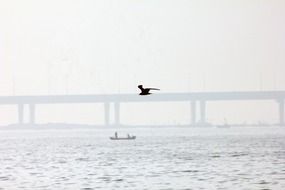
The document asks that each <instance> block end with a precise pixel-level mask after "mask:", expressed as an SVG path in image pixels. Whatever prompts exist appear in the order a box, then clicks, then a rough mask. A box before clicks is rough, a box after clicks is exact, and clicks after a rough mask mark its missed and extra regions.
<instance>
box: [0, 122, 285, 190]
mask: <svg viewBox="0 0 285 190" xmlns="http://www.w3.org/2000/svg"><path fill="white" fill-rule="evenodd" d="M115 131H118V133H119V135H121V136H123V135H126V133H130V134H134V135H137V139H136V140H134V141H111V140H109V136H112V135H113V134H114V132H115ZM0 163H1V165H0V189H8V190H10V189H13V190H14V189H27V190H31V189H52V190H55V189H60V190H62V189H71V190H73V189H85V190H87V189H89V190H90V189H131V190H133V189H175V190H176V189H195V190H196V189H207V190H208V189H274V190H275V189H280V190H283V189H285V128H281V127H267V128H264V127H263V128H250V127H248V128H229V129H216V128H210V129H195V128H155V129H152V128H136V129H133V128H127V129H37V130H34V129H26V130H21V129H14V130H7V129H5V130H0Z"/></svg>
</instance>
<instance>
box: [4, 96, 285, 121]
mask: <svg viewBox="0 0 285 190" xmlns="http://www.w3.org/2000/svg"><path fill="white" fill-rule="evenodd" d="M241 100H246V101H248V100H252V101H255V100H272V101H275V102H276V103H277V106H278V110H279V125H282V126H284V124H285V123H284V100H285V91H241V92H189V93H158V94H153V95H150V96H139V95H137V94H94V95H43V96H0V105H16V106H17V107H18V123H19V124H22V123H23V122H24V112H25V109H24V108H25V106H26V105H28V107H29V123H31V124H34V123H35V117H36V106H39V105H41V104H63V103H64V104H66V103H67V104H76V103H103V104H104V112H105V124H106V125H110V106H113V107H114V124H115V125H120V105H121V104H123V103H126V102H170V101H171V102H186V103H189V102H190V104H189V105H190V108H191V114H190V115H189V116H191V119H192V120H191V125H194V126H195V125H196V124H197V115H198V114H199V118H200V121H199V122H200V123H206V113H207V111H206V109H207V106H206V105H207V102H211V101H241ZM197 107H199V113H197Z"/></svg>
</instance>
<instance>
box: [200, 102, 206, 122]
mask: <svg viewBox="0 0 285 190" xmlns="http://www.w3.org/2000/svg"><path fill="white" fill-rule="evenodd" d="M200 122H201V124H205V123H206V101H205V100H201V101H200Z"/></svg>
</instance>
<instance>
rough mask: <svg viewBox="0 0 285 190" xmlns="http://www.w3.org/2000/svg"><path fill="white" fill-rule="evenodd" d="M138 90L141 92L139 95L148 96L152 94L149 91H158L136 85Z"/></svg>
mask: <svg viewBox="0 0 285 190" xmlns="http://www.w3.org/2000/svg"><path fill="white" fill-rule="evenodd" d="M138 88H139V89H140V90H141V93H140V95H142V96H144V95H150V94H152V93H149V91H150V90H160V89H158V88H144V87H143V85H138Z"/></svg>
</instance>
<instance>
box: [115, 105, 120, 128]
mask: <svg viewBox="0 0 285 190" xmlns="http://www.w3.org/2000/svg"><path fill="white" fill-rule="evenodd" d="M114 114H115V123H114V124H115V125H120V103H119V102H115V103H114Z"/></svg>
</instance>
